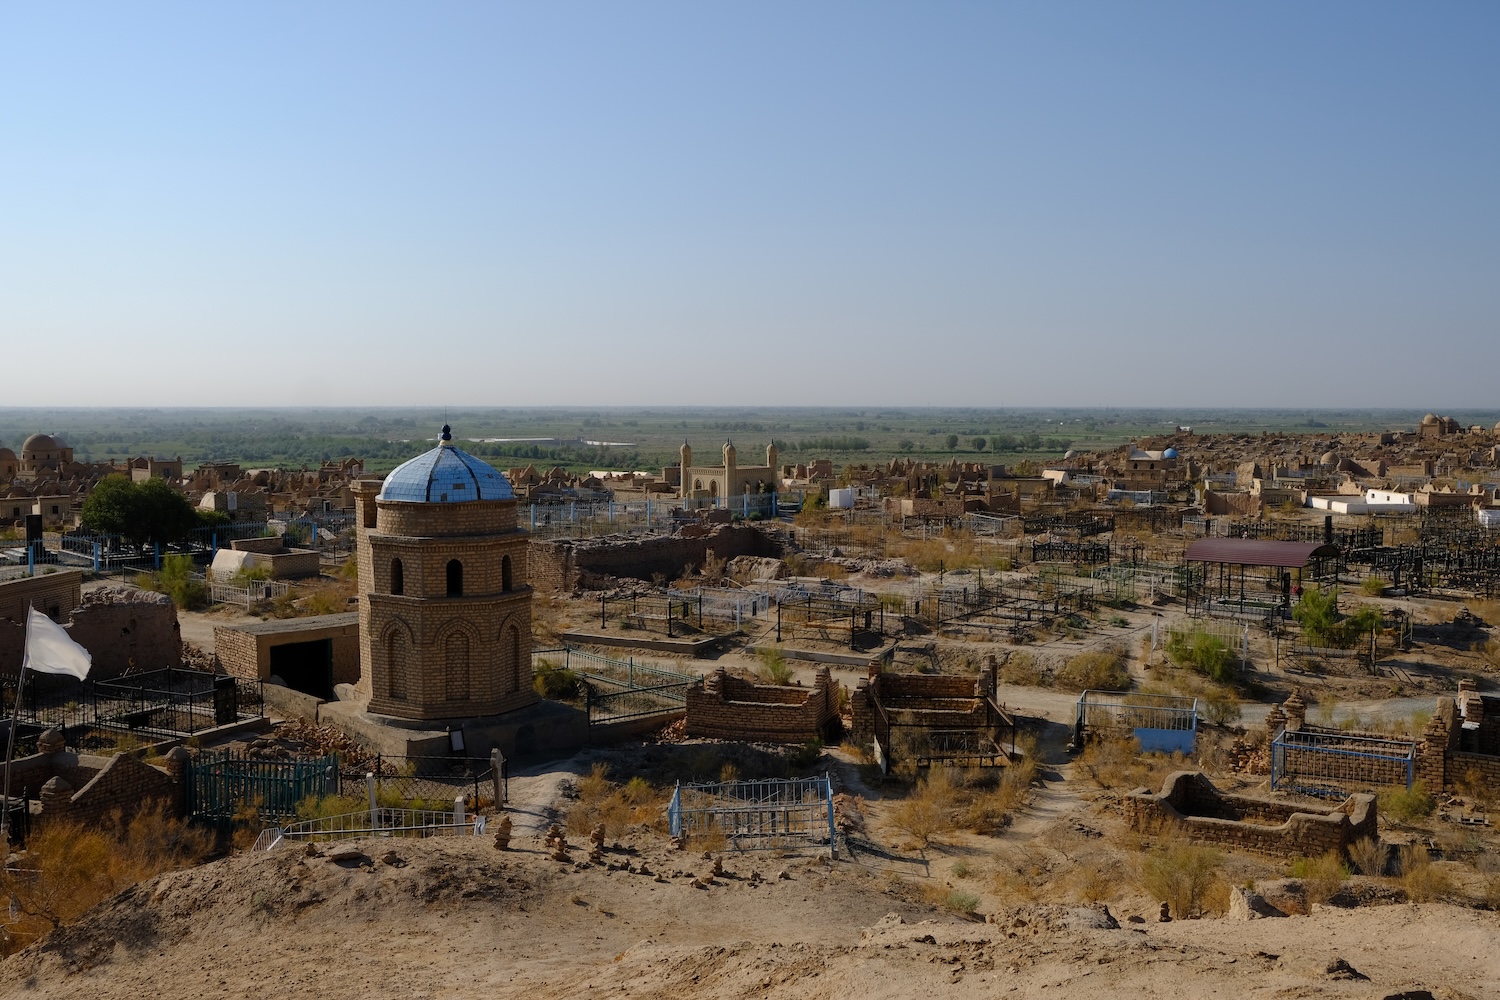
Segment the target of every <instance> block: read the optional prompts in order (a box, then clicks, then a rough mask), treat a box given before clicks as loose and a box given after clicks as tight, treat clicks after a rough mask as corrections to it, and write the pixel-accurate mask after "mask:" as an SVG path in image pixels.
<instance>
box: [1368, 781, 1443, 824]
mask: <svg viewBox="0 0 1500 1000" xmlns="http://www.w3.org/2000/svg"><path fill="white" fill-rule="evenodd" d="M1379 803H1380V811H1381V812H1383V813H1385V815H1386V816H1387V817H1388V818H1390V819H1394V820H1397V821H1399V822H1402V823H1412V822H1415V821H1416V820H1419V819H1421V818H1422V817H1424V816H1430V815H1432V810H1433V809H1435V808H1436V807H1437V801H1436V800H1435V799H1433V797H1432V796H1431V795H1428V794H1427V789H1425V788H1423V787H1422V783H1421V782H1417V783H1416V784H1415V785H1412V786H1411V787H1410V788H1387V789H1386V790H1385V791H1383V792H1381V793H1380V796H1379Z"/></svg>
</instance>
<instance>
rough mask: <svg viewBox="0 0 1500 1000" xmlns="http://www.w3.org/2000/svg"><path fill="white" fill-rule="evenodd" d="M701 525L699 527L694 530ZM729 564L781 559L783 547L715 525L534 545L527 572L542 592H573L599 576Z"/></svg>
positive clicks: (640, 575) (754, 533)
mask: <svg viewBox="0 0 1500 1000" xmlns="http://www.w3.org/2000/svg"><path fill="white" fill-rule="evenodd" d="M692 527H696V526H692ZM709 552H712V553H713V554H714V556H715V557H717V558H719V559H723V560H725V561H726V562H727V561H728V560H730V559H733V558H735V557H736V556H772V557H776V556H780V555H781V543H780V542H779V541H777V540H776V539H775V538H774V537H772V536H771V535H770V534H769V533H767V532H765V531H762V530H761V529H760V528H757V527H755V526H754V525H750V524H720V525H715V526H714V527H713V528H712V529H710V530H708V531H707V532H705V533H704V534H702V535H697V534H696V533H695V532H693V531H690V530H688V529H686V528H684V529H682V530H679V531H678V532H677V533H675V534H672V535H653V536H650V537H646V538H632V537H604V538H586V539H560V540H557V541H550V542H546V541H533V542H532V543H531V545H530V547H529V548H528V550H527V571H528V573H529V574H530V578H531V584H532V586H534V587H536V588H537V589H538V590H563V591H567V590H573V589H574V588H576V587H586V586H589V584H590V582H591V580H592V579H593V578H595V577H630V578H633V579H637V580H650V579H651V578H652V577H653V575H655V574H660V575H661V576H663V577H665V578H666V579H669V580H672V579H676V578H677V577H678V576H681V575H682V571H683V567H685V566H693V567H698V566H702V565H703V561H704V559H706V558H707V556H708V553H709Z"/></svg>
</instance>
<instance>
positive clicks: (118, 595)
mask: <svg viewBox="0 0 1500 1000" xmlns="http://www.w3.org/2000/svg"><path fill="white" fill-rule="evenodd" d="M68 631H69V633H70V634H71V635H72V636H73V639H74V641H75V642H77V643H78V644H79V645H80V646H82V647H83V648H84V649H87V650H88V651H89V653H90V654H92V655H93V657H94V664H93V666H92V667H91V668H90V669H89V677H90V678H92V679H93V680H99V681H107V680H111V679H113V678H115V677H120V676H123V675H125V674H128V673H136V672H140V671H144V670H165V669H167V668H174V667H180V666H182V635H181V632H180V626H179V625H178V622H177V606H176V605H174V604H173V603H172V599H171V598H170V597H168V596H167V595H166V594H154V593H151V592H150V591H144V590H128V589H126V588H124V587H108V588H105V589H102V590H94V591H90V592H89V593H87V594H85V595H84V598H83V603H82V604H80V605H79V606H78V607H77V608H75V609H74V610H73V621H72V623H71V624H70V625H69V626H68Z"/></svg>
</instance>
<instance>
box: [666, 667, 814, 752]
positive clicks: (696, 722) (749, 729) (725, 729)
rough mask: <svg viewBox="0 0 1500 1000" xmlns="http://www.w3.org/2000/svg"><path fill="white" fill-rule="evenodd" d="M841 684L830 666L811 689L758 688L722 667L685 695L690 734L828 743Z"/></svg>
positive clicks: (783, 741)
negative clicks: (825, 740) (836, 679)
mask: <svg viewBox="0 0 1500 1000" xmlns="http://www.w3.org/2000/svg"><path fill="white" fill-rule="evenodd" d="M837 711H838V683H837V682H836V681H834V680H833V678H832V677H831V676H830V675H829V672H828V668H827V667H821V668H819V669H818V673H817V676H816V679H815V680H814V681H813V686H812V687H811V688H805V687H801V686H797V685H793V686H782V685H774V684H756V683H754V682H752V681H747V680H741V679H740V678H738V677H731V676H730V675H729V674H728V673H727V672H726V671H725V670H724V668H723V667H720V668H719V669H718V670H715V671H714V672H713V673H711V674H709V675H708V677H706V678H705V679H704V682H703V684H702V685H701V686H698V687H691V688H688V691H687V734H688V735H689V736H705V737H711V738H715V739H722V740H748V741H751V742H761V743H810V742H812V741H813V740H821V739H828V738H829V737H830V736H831V735H832V732H831V730H832V727H833V726H834V724H835V722H836V720H837V718H838V714H837Z"/></svg>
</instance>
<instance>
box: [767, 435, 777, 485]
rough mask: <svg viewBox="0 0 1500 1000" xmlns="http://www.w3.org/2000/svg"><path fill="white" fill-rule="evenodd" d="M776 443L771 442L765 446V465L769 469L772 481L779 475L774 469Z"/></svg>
mask: <svg viewBox="0 0 1500 1000" xmlns="http://www.w3.org/2000/svg"><path fill="white" fill-rule="evenodd" d="M776 458H777V455H776V442H775V441H772V442H771V443H770V444H768V445H766V465H768V466H770V467H771V477H772V478H773V479H774V478H776V477H777V476H779V475H780V473H779V472H778V471H777V469H776Z"/></svg>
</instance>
